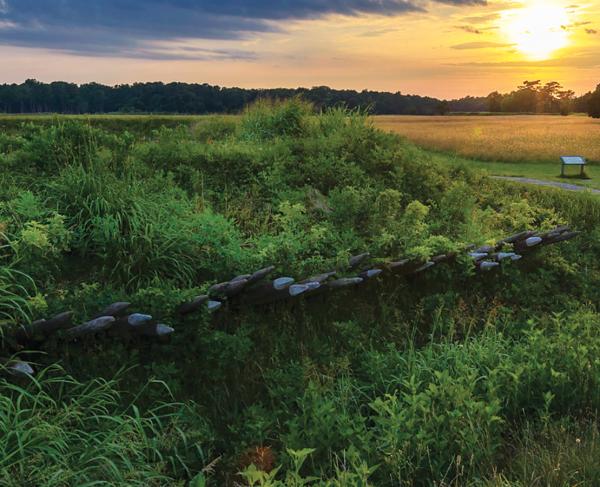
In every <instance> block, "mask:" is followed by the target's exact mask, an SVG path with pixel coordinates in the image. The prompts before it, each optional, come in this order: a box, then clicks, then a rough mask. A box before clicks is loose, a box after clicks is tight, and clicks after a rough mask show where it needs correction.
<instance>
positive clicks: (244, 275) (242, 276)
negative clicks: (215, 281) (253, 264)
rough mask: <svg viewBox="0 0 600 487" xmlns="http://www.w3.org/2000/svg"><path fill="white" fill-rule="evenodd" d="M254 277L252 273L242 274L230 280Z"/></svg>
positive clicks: (244, 279) (243, 279)
mask: <svg viewBox="0 0 600 487" xmlns="http://www.w3.org/2000/svg"><path fill="white" fill-rule="evenodd" d="M251 277H252V274H242V275H241V276H236V277H234V278H233V279H232V280H231V281H229V282H236V281H247V280H248V279H250V278H251Z"/></svg>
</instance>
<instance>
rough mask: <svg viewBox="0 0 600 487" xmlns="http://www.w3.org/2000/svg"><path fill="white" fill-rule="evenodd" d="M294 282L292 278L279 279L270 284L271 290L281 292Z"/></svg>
mask: <svg viewBox="0 0 600 487" xmlns="http://www.w3.org/2000/svg"><path fill="white" fill-rule="evenodd" d="M294 282H296V280H295V279H294V278H293V277H279V278H277V279H275V280H274V281H273V283H272V287H273V289H275V290H277V291H282V290H284V289H287V288H288V287H290V286H291V285H292V284H293V283H294Z"/></svg>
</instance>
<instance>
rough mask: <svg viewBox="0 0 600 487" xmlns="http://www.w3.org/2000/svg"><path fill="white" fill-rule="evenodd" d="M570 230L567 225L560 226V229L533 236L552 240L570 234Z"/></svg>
mask: <svg viewBox="0 0 600 487" xmlns="http://www.w3.org/2000/svg"><path fill="white" fill-rule="evenodd" d="M570 231H571V228H570V227H569V226H567V225H562V226H560V227H556V228H555V229H554V230H550V231H548V232H544V233H539V234H537V235H535V236H537V237H540V238H542V239H544V240H546V239H553V238H556V237H559V236H560V235H562V234H563V233H567V232H570Z"/></svg>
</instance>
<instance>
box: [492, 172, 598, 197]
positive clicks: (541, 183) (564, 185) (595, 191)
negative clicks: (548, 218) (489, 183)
mask: <svg viewBox="0 0 600 487" xmlns="http://www.w3.org/2000/svg"><path fill="white" fill-rule="evenodd" d="M492 177H493V178H494V179H502V180H504V181H515V182H517V183H525V184H535V185H537V186H550V187H552V188H560V189H564V190H567V191H589V192H591V193H593V194H600V189H592V188H586V187H585V186H578V185H576V184H568V183H559V182H555V181H542V180H541V179H532V178H521V177H514V176H492Z"/></svg>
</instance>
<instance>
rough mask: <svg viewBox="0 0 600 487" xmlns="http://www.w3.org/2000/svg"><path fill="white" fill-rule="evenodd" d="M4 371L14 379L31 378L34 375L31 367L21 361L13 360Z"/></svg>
mask: <svg viewBox="0 0 600 487" xmlns="http://www.w3.org/2000/svg"><path fill="white" fill-rule="evenodd" d="M6 371H7V372H8V373H9V374H10V375H12V376H15V377H31V376H33V375H34V374H35V371H34V370H33V367H32V366H31V365H30V364H28V363H27V362H23V361H22V360H13V361H12V362H9V364H8V365H7V366H6Z"/></svg>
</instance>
